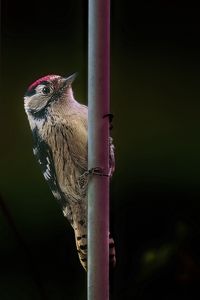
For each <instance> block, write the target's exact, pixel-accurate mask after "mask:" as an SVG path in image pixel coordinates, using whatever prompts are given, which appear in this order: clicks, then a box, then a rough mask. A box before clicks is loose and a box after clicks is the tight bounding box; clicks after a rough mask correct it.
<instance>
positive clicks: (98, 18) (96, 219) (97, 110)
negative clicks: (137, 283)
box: [88, 0, 110, 300]
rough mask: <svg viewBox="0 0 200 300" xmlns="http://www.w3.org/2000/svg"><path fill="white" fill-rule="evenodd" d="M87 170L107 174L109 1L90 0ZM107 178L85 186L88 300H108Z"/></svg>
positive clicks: (95, 180) (90, 182) (95, 178)
mask: <svg viewBox="0 0 200 300" xmlns="http://www.w3.org/2000/svg"><path fill="white" fill-rule="evenodd" d="M88 34H89V44H88V168H89V170H90V169H92V168H95V167H100V168H102V169H103V172H104V174H108V172H109V120H108V118H103V116H105V115H106V114H108V113H109V112H110V109H109V96H110V90H109V85H110V82H109V80H110V1H109V0H89V33H88ZM108 233H109V178H108V177H106V176H99V175H93V176H90V180H89V185H88V300H108V299H109V235H108Z"/></svg>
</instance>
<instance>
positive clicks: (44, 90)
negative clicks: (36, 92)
mask: <svg viewBox="0 0 200 300" xmlns="http://www.w3.org/2000/svg"><path fill="white" fill-rule="evenodd" d="M50 92H51V89H50V88H49V87H48V86H45V87H43V89H42V93H43V94H44V95H47V94H49V93H50Z"/></svg>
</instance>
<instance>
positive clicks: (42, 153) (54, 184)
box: [33, 128, 72, 223]
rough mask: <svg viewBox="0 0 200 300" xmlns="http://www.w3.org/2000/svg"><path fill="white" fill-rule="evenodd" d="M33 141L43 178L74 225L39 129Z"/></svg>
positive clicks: (34, 133)
mask: <svg viewBox="0 0 200 300" xmlns="http://www.w3.org/2000/svg"><path fill="white" fill-rule="evenodd" d="M33 140H34V147H33V153H34V155H35V156H36V158H37V161H38V163H39V165H40V167H41V170H42V173H43V176H44V178H45V180H46V181H47V183H48V185H49V187H50V189H51V191H52V193H53V195H54V197H55V198H56V200H57V201H58V203H59V204H60V205H61V207H62V209H63V210H64V211H65V214H66V216H67V218H68V219H69V221H70V223H72V216H71V215H72V214H71V209H70V206H69V203H68V201H67V199H66V196H65V195H64V194H63V192H62V191H61V189H60V186H59V183H58V180H57V177H56V171H55V165H54V160H53V155H52V151H51V148H50V147H49V145H48V144H47V143H46V142H45V141H44V140H43V139H42V138H41V137H40V135H39V134H38V130H37V128H36V129H34V130H33Z"/></svg>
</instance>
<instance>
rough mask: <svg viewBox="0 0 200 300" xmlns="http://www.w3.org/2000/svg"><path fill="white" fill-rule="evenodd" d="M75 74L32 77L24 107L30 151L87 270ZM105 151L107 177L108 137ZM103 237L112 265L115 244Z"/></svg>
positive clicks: (84, 174) (82, 119) (84, 162)
mask: <svg viewBox="0 0 200 300" xmlns="http://www.w3.org/2000/svg"><path fill="white" fill-rule="evenodd" d="M76 76H77V74H76V73H74V74H72V75H70V76H68V77H62V76H60V75H46V76H43V77H41V78H39V79H38V80H36V81H34V82H33V83H32V84H31V85H30V86H29V87H28V89H27V91H26V93H25V95H24V109H25V112H26V114H27V117H28V121H29V125H30V128H31V131H32V135H33V153H34V155H35V156H36V159H37V161H38V163H39V165H40V167H41V170H42V173H43V176H44V178H45V180H46V181H47V183H48V185H49V187H50V189H51V191H52V193H53V195H54V197H55V198H56V200H57V201H58V203H59V204H60V206H61V209H62V211H63V214H64V216H65V217H66V218H67V219H68V221H69V223H70V224H71V226H72V228H73V230H74V233H75V243H76V248H77V252H78V256H79V260H80V263H81V265H82V266H83V268H84V269H85V270H86V271H87V187H88V176H89V175H88V174H89V173H91V170H88V154H87V149H88V107H87V106H86V105H83V104H81V103H79V102H78V101H77V100H75V98H74V93H73V90H72V83H73V82H74V80H75V78H76ZM109 149H110V151H109V176H110V177H112V175H113V173H114V170H115V154H114V145H113V140H112V138H111V137H110V139H109ZM98 171H99V170H92V172H97V173H98ZM108 235H109V261H110V265H111V266H115V264H116V255H115V244H114V240H113V238H112V237H111V236H110V233H109V232H108Z"/></svg>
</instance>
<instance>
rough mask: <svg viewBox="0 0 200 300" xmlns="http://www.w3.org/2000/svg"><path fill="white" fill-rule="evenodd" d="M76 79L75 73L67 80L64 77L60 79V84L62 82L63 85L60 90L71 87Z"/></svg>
mask: <svg viewBox="0 0 200 300" xmlns="http://www.w3.org/2000/svg"><path fill="white" fill-rule="evenodd" d="M76 77H77V73H74V74H72V75H71V76H69V77H67V78H66V77H64V78H62V79H61V82H62V85H63V86H62V88H63V87H66V86H69V85H71V84H72V83H73V81H74V80H75V78H76Z"/></svg>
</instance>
